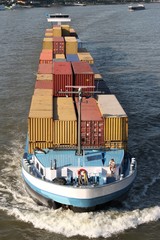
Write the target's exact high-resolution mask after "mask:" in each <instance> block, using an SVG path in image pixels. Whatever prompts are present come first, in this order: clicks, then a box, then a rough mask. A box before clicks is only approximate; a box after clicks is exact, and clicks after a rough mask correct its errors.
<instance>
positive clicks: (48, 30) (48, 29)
mask: <svg viewBox="0 0 160 240" xmlns="http://www.w3.org/2000/svg"><path fill="white" fill-rule="evenodd" d="M45 32H46V33H52V32H53V29H52V28H47V29H46V31H45Z"/></svg>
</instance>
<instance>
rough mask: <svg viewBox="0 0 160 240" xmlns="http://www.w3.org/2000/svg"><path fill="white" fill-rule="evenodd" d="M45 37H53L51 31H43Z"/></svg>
mask: <svg viewBox="0 0 160 240" xmlns="http://www.w3.org/2000/svg"><path fill="white" fill-rule="evenodd" d="M45 37H53V33H52V32H45Z"/></svg>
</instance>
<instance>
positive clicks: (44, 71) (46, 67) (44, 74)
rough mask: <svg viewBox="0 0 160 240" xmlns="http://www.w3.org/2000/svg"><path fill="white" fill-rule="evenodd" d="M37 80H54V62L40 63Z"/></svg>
mask: <svg viewBox="0 0 160 240" xmlns="http://www.w3.org/2000/svg"><path fill="white" fill-rule="evenodd" d="M37 80H38V81H41V80H45V81H52V80H53V64H52V63H48V64H39V67H38V74H37Z"/></svg>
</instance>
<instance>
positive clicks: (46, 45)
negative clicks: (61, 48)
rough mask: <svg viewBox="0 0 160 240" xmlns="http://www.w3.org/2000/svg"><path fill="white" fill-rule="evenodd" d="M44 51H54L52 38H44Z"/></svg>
mask: <svg viewBox="0 0 160 240" xmlns="http://www.w3.org/2000/svg"><path fill="white" fill-rule="evenodd" d="M42 48H43V49H49V50H52V49H53V39H52V38H49V37H48V38H44V39H43V46H42Z"/></svg>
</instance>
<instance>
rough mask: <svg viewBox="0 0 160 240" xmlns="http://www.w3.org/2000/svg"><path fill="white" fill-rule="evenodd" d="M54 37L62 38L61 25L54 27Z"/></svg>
mask: <svg viewBox="0 0 160 240" xmlns="http://www.w3.org/2000/svg"><path fill="white" fill-rule="evenodd" d="M52 33H53V37H61V36H62V28H61V26H59V25H54V26H53V29H52Z"/></svg>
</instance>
